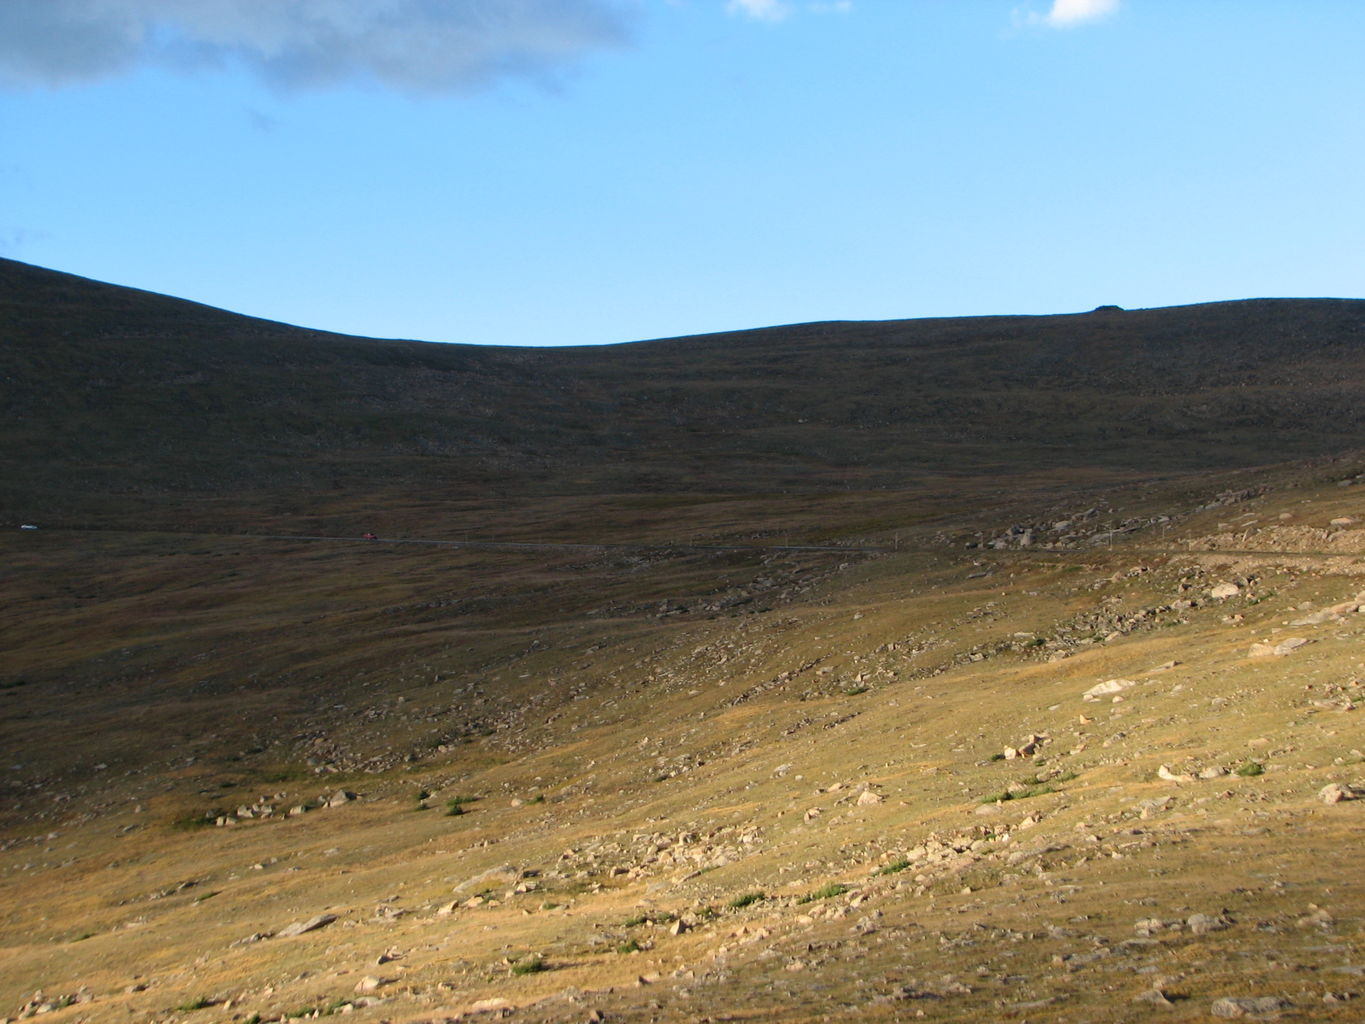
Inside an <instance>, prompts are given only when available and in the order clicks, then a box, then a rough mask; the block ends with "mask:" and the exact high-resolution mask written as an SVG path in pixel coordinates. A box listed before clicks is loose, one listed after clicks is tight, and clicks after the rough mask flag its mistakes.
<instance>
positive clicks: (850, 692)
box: [844, 686, 872, 697]
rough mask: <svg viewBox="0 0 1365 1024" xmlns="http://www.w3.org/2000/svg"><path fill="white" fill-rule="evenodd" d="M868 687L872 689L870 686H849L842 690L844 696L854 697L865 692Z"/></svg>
mask: <svg viewBox="0 0 1365 1024" xmlns="http://www.w3.org/2000/svg"><path fill="white" fill-rule="evenodd" d="M870 689H872V687H870V686H850V687H849V688H848V689H847V690H845V691H844V696H845V697H856V696H858V694H860V693H866V692H867V691H868V690H870Z"/></svg>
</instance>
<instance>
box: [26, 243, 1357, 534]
mask: <svg viewBox="0 0 1365 1024" xmlns="http://www.w3.org/2000/svg"><path fill="white" fill-rule="evenodd" d="M0 332H3V337H4V339H5V345H4V347H3V349H2V350H0V379H3V381H4V384H5V386H4V392H3V408H0V414H2V415H3V423H4V432H5V436H4V439H3V440H4V447H3V451H4V456H3V457H4V460H5V461H4V466H3V469H4V474H3V480H4V483H3V488H2V489H0V515H3V516H6V517H9V518H12V519H14V518H17V519H37V518H42V519H45V520H48V521H52V520H53V519H54V517H55V519H56V520H57V521H62V522H73V523H74V522H100V523H107V522H110V521H114V522H118V521H120V520H121V519H122V518H123V517H124V516H126V515H128V514H136V515H138V516H140V517H142V518H143V521H144V522H145V521H146V520H147V517H152V520H153V521H154V522H156V523H157V524H159V525H166V526H171V527H174V526H176V525H178V524H177V522H176V521H175V518H174V517H172V516H170V515H168V512H167V506H168V503H167V502H166V501H164V500H163V499H165V498H166V497H169V496H171V495H175V496H177V497H179V498H180V499H181V500H180V501H179V502H177V503H175V508H176V510H177V511H176V515H177V516H189V517H191V518H194V517H208V518H209V519H213V518H217V519H218V521H219V524H220V525H231V523H232V517H233V516H236V515H238V514H239V513H238V512H237V510H238V509H247V508H249V509H252V510H254V511H256V512H260V511H262V510H263V509H265V508H280V507H286V508H288V509H289V510H290V511H291V513H292V514H293V515H296V516H311V517H313V519H312V522H313V523H314V524H315V525H319V524H324V523H326V524H337V523H342V522H344V523H345V524H346V525H347V526H348V527H349V526H351V525H353V523H352V521H351V520H350V519H347V518H345V515H346V513H348V512H350V511H352V510H353V509H354V508H356V507H358V508H360V509H364V508H366V507H379V508H385V507H390V506H392V505H393V504H394V503H395V498H397V497H399V496H401V497H402V498H403V499H404V501H405V502H420V503H423V504H427V505H431V504H433V503H437V504H439V503H441V502H454V503H460V502H482V501H483V500H485V499H487V498H488V497H489V496H490V494H493V495H497V496H498V497H500V498H506V499H509V500H512V501H514V502H520V501H521V499H524V498H532V499H535V500H537V501H540V500H543V499H545V498H546V497H550V496H554V497H561V496H564V497H569V496H590V497H593V498H594V499H602V498H604V497H605V496H611V495H653V496H659V495H680V494H682V495H689V496H693V497H695V496H696V495H697V494H698V492H701V493H706V494H715V493H726V494H732V495H746V494H757V495H765V496H766V495H772V494H780V493H783V492H788V493H790V492H800V493H816V494H831V493H838V492H850V491H888V490H889V491H905V490H919V489H923V488H924V487H925V485H926V482H932V481H934V480H936V479H937V478H940V477H947V478H950V479H964V478H965V479H978V480H979V479H980V478H981V477H982V476H983V475H984V474H991V475H994V476H996V477H998V478H999V479H1000V480H1001V481H1002V482H1003V481H1005V480H1008V479H1009V478H1021V479H1022V478H1027V477H1029V476H1030V475H1032V474H1036V473H1038V472H1040V471H1041V472H1046V473H1050V474H1057V473H1059V472H1060V473H1065V472H1068V471H1071V470H1074V469H1075V468H1076V467H1078V466H1080V467H1085V468H1086V469H1088V470H1094V471H1101V472H1104V473H1106V474H1109V475H1112V476H1115V477H1121V478H1122V477H1126V478H1129V479H1132V478H1137V477H1140V476H1144V475H1152V474H1163V473H1180V472H1191V471H1194V472H1199V471H1204V470H1209V469H1230V468H1236V467H1242V466H1246V465H1251V464H1260V463H1264V462H1280V461H1286V460H1289V459H1293V458H1302V457H1309V456H1317V455H1324V454H1330V453H1333V452H1336V451H1338V450H1340V449H1342V448H1348V447H1352V446H1355V445H1357V444H1358V443H1359V441H1360V438H1361V436H1362V425H1365V393H1362V391H1363V389H1365V372H1363V371H1365V302H1361V301H1344V300H1258V301H1248V302H1231V303H1216V304H1211V305H1205V306H1192V307H1185V308H1177V309H1156V310H1138V311H1132V312H1123V311H1114V310H1101V311H1097V312H1094V313H1087V314H1080V315H1072V316H1050V317H990V318H976V319H958V320H910V321H893V322H885V323H825V324H806V325H798V326H792V327H778V328H768V329H764V330H754V331H744V332H736V333H733V334H724V335H714V336H708V337H702V338H686V339H676V340H669V341H656V342H644V343H638V344H632V345H622V346H616V347H603V348H591V349H529V350H528V349H500V348H479V347H470V346H456V345H434V344H423V343H418V342H396V341H372V340H365V339H356V338H346V337H339V336H336V335H326V334H321V333H318V332H314V331H307V330H302V329H299V328H293V327H287V326H284V325H281V324H274V323H269V322H265V321H260V320H253V319H249V318H245V317H238V316H234V315H231V314H228V313H223V312H221V311H218V310H213V309H209V308H207V307H203V306H197V305H193V304H190V303H185V302H182V301H179V300H174V299H169V298H165V297H162V296H156V295H150V294H148V293H144V292H137V291H133V290H130V289H126V288H117V287H113V286H109V285H100V284H96V283H94V282H89V281H84V280H81V279H78V278H72V277H70V276H67V275H62V274H57V273H54V272H51V271H46V270H40V269H37V268H33V267H29V266H25V265H23V264H19V263H14V262H12V261H0ZM338 516H341V518H338ZM329 517H330V518H329Z"/></svg>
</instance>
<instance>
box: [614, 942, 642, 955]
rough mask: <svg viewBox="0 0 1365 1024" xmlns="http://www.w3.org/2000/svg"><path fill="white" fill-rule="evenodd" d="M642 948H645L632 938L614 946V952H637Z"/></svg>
mask: <svg viewBox="0 0 1365 1024" xmlns="http://www.w3.org/2000/svg"><path fill="white" fill-rule="evenodd" d="M644 948H645V947H644V946H642V945H640V944H639V943H638V942H636V941H635V940H634V939H627V940H626V941H625V942H623V943H621V944H620V945H619V946H617V947H616V952H618V953H638V952H640V950H642V949H644Z"/></svg>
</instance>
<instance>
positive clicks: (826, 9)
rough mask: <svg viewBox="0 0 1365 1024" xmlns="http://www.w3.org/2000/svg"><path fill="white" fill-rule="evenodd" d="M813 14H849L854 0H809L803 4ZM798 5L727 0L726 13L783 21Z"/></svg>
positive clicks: (765, 0) (789, 1)
mask: <svg viewBox="0 0 1365 1024" xmlns="http://www.w3.org/2000/svg"><path fill="white" fill-rule="evenodd" d="M802 6H803V9H804V10H807V11H809V12H811V13H812V14H848V13H849V12H851V11H852V10H853V0H809V2H808V3H806V4H804V5H802ZM796 7H797V5H796V4H795V3H793V2H792V0H726V3H725V13H726V14H732V15H736V16H738V17H742V18H748V19H750V20H751V21H770V22H777V21H783V20H785V19H786V17H787V16H788V15H790V14H791V13H792V12H793V11H794V10H795V9H796Z"/></svg>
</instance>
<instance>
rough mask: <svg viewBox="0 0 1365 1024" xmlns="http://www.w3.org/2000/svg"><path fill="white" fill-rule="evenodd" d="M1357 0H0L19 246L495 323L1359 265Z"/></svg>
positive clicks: (0, 85) (775, 312)
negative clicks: (947, 0) (1232, 0)
mask: <svg viewBox="0 0 1365 1024" xmlns="http://www.w3.org/2000/svg"><path fill="white" fill-rule="evenodd" d="M1362 6H1365V5H1359V4H1355V3H1353V2H1351V0H1319V2H1318V3H1316V4H1314V5H1306V6H1299V7H1294V6H1292V5H1288V4H1286V3H1284V2H1283V0H1245V2H1244V3H1240V4H1238V5H1235V8H1234V7H1232V6H1229V5H1227V4H1224V3H1219V2H1214V0H1208V2H1200V3H1177V2H1176V0H1124V2H1120V0H974V2H973V3H970V4H942V3H935V2H932V0H896V2H894V3H893V2H891V0H499V2H498V3H488V2H486V0H276V2H272V3H268V4H267V3H261V2H260V0H44V2H43V3H34V4H29V3H4V4H0V137H4V138H6V139H8V140H9V141H8V142H7V143H5V144H4V145H3V148H0V197H3V198H0V255H5V256H10V257H13V258H16V259H23V260H26V261H29V262H34V263H39V264H42V265H46V266H52V267H54V268H55V269H61V270H69V271H71V272H73V273H79V274H83V275H85V276H90V277H96V278H100V279H104V280H112V281H116V282H118V283H124V284H130V285H134V286H137V287H142V288H148V289H151V290H155V291H160V292H166V293H169V294H176V295H181V296H183V297H186V298H191V299H195V300H198V301H204V302H208V303H211V304H213V305H218V306H223V307H226V308H230V309H234V310H238V311H241V312H244V313H249V314H252V315H258V316H265V317H269V318H271V319H278V320H286V321H289V322H295V323H301V324H304V325H306V326H312V327H320V328H327V329H332V330H340V331H346V332H348V333H360V334H371V335H377V336H409V337H422V338H426V339H429V340H443V341H469V342H488V343H501V344H583V343H594V342H617V341H623V340H633V339H636V338H645V337H662V336H676V335H681V334H690V333H704V332H708V331H717V330H728V329H736V328H742V327H749V326H761V325H764V324H769V323H787V322H797V321H810V320H824V319H891V318H902V317H910V316H944V315H973V314H989V313H1011V312H1018V313H1032V312H1064V311H1068V310H1071V309H1080V308H1090V307H1093V306H1094V305H1098V304H1102V303H1109V302H1116V303H1119V304H1122V305H1131V306H1138V305H1142V306H1156V305H1176V304H1182V303H1186V302H1199V301H1211V300H1217V299H1230V298H1241V297H1247V296H1252V295H1292V294H1313V295H1318V294H1340V295H1351V294H1360V293H1361V292H1362V289H1361V288H1360V287H1359V282H1360V280H1361V279H1362V271H1363V270H1365V266H1363V265H1362V256H1361V252H1360V249H1361V247H1359V245H1358V244H1356V243H1355V241H1354V240H1355V239H1358V238H1359V237H1360V236H1361V231H1362V229H1365V214H1363V213H1362V209H1361V207H1362V204H1361V202H1360V200H1359V196H1358V189H1357V188H1356V187H1355V185H1354V184H1353V181H1352V179H1353V175H1352V173H1351V172H1350V170H1349V168H1350V167H1352V166H1359V164H1360V160H1361V157H1362V155H1365V154H1362V147H1363V145H1365V144H1363V143H1362V139H1365V130H1362V128H1363V127H1365V125H1363V123H1362V114H1361V111H1362V110H1363V109H1365V75H1362V72H1361V71H1360V68H1359V64H1360V62H1359V61H1358V60H1354V59H1353V58H1352V55H1351V54H1352V51H1351V47H1350V46H1349V41H1350V40H1351V39H1355V40H1357V41H1358V40H1359V39H1360V38H1362V37H1365V31H1362V30H1365V10H1362ZM1234 10H1235V14H1233V13H1232V12H1233V11H1234Z"/></svg>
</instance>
